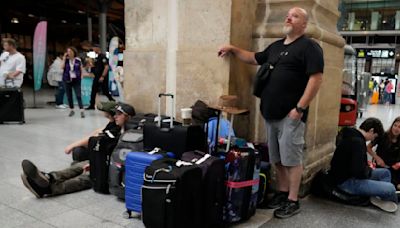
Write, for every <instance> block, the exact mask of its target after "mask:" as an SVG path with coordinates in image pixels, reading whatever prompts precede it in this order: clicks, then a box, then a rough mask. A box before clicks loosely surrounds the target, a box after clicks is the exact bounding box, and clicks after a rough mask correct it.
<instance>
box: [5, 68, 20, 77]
mask: <svg viewBox="0 0 400 228" xmlns="http://www.w3.org/2000/svg"><path fill="white" fill-rule="evenodd" d="M20 73H22V72H21V71H19V70H17V71H14V72H12V73H9V74H8V77H9V78H15V77H17V76H18V75H19V74H20Z"/></svg>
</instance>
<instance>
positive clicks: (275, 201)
mask: <svg viewBox="0 0 400 228" xmlns="http://www.w3.org/2000/svg"><path fill="white" fill-rule="evenodd" d="M288 195H289V193H287V192H277V193H276V194H275V195H274V196H273V197H272V198H271V199H270V200H269V201H268V202H267V205H266V207H267V208H269V209H276V208H279V207H281V206H282V204H283V203H284V202H286V200H287V198H288Z"/></svg>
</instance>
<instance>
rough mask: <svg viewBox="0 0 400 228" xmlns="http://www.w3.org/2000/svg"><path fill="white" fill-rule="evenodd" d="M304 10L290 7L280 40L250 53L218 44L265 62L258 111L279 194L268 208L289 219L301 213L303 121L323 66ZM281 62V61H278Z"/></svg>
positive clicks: (246, 59) (255, 62)
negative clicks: (308, 33) (308, 31)
mask: <svg viewBox="0 0 400 228" xmlns="http://www.w3.org/2000/svg"><path fill="white" fill-rule="evenodd" d="M307 23H308V14H307V11H306V10H304V9H302V8H299V7H293V8H291V9H290V10H289V11H288V13H287V15H286V18H285V23H284V26H283V28H282V32H283V34H284V35H285V37H284V38H283V39H279V40H278V41H276V42H274V43H272V44H271V45H270V46H268V47H267V48H266V49H265V50H264V51H262V52H258V53H254V52H250V51H246V50H243V49H240V48H238V47H235V46H232V45H225V46H223V47H221V48H220V49H219V52H218V55H219V56H221V57H223V56H225V55H227V54H233V55H234V56H235V57H237V58H238V59H240V60H241V61H243V62H245V63H249V64H253V65H263V64H269V66H270V69H272V68H271V67H272V65H273V70H272V71H271V73H270V75H269V78H268V82H266V83H264V84H263V85H262V86H263V87H262V92H261V94H260V98H261V105H260V109H261V113H262V115H263V117H264V119H265V122H266V132H267V136H268V139H267V142H268V147H269V156H270V161H271V163H272V164H274V165H275V167H276V174H277V175H276V179H277V188H278V190H279V193H277V194H276V195H275V196H274V197H273V198H272V199H271V200H270V201H269V202H268V205H267V207H269V208H271V209H276V210H275V211H274V216H275V217H277V218H288V217H291V216H293V215H295V214H297V213H299V212H300V203H299V199H298V193H299V188H300V182H301V177H302V173H303V156H304V154H303V152H304V133H305V122H306V120H307V114H308V106H309V105H310V103H311V101H312V100H313V99H314V97H315V96H316V94H317V92H318V90H319V88H320V86H321V83H322V74H323V70H324V57H323V51H322V48H321V47H320V46H319V44H318V43H317V42H315V41H314V40H312V39H310V38H308V37H307V36H305V30H306V28H307ZM278 61H279V62H278Z"/></svg>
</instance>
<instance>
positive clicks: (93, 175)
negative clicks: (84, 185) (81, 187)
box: [88, 135, 118, 194]
mask: <svg viewBox="0 0 400 228" xmlns="http://www.w3.org/2000/svg"><path fill="white" fill-rule="evenodd" d="M117 142H118V138H117V137H114V138H110V137H109V136H107V135H100V136H95V137H90V138H89V143H88V148H89V161H90V179H91V181H92V186H93V190H94V191H96V192H99V193H104V194H108V193H109V187H108V172H109V164H110V155H111V152H112V151H113V149H114V147H115V146H116V144H117Z"/></svg>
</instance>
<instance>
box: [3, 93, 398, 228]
mask: <svg viewBox="0 0 400 228" xmlns="http://www.w3.org/2000/svg"><path fill="white" fill-rule="evenodd" d="M28 97H29V95H28ZM48 98H50V96H47V97H46V96H40V97H39V98H38V105H39V106H42V107H44V108H40V109H27V110H26V121H27V123H26V124H25V125H10V124H9V125H0V179H1V180H2V181H1V182H0V227H2V228H3V227H7V228H8V227H29V228H30V227H40V228H47V227H97V228H100V227H143V225H142V223H141V221H140V220H138V219H129V220H128V219H125V218H123V216H122V213H123V212H124V211H125V207H124V203H123V202H121V201H118V200H117V199H116V198H115V197H113V196H111V195H101V194H97V193H95V192H93V191H92V190H87V191H82V192H79V193H74V194H68V195H64V196H59V197H52V198H45V199H36V198H35V197H34V196H33V195H32V194H31V193H30V192H29V191H28V190H27V189H25V187H24V186H23V185H22V182H21V180H20V174H21V167H20V163H21V161H22V159H30V160H32V161H33V162H34V163H35V164H37V165H38V166H39V167H40V168H42V169H44V170H45V171H51V170H56V169H61V168H64V167H66V166H68V164H69V163H70V162H71V158H70V156H67V155H65V154H64V153H63V148H64V147H65V146H66V145H67V144H68V143H70V142H72V141H73V140H75V139H78V138H79V137H81V136H82V135H84V134H88V133H89V132H91V131H92V130H93V129H95V128H98V127H102V126H104V125H105V123H106V120H105V119H104V118H103V117H101V114H100V113H98V112H96V111H91V112H87V118H85V119H81V118H79V117H78V116H75V117H73V118H68V117H67V114H68V112H67V111H66V110H56V109H53V108H52V107H49V106H45V101H47V100H50V99H48ZM27 105H28V106H31V105H32V104H31V100H27ZM399 111H400V107H399V106H391V107H386V106H371V107H369V108H368V112H367V113H364V118H365V117H368V116H377V117H380V118H382V120H383V121H384V124H385V126H386V127H388V126H389V125H390V123H391V121H392V120H393V119H394V118H395V117H396V116H397V115H398V113H400V112H399ZM302 210H303V212H302V213H301V214H299V215H297V216H294V217H293V218H290V219H286V220H277V219H271V217H272V216H271V215H272V212H271V211H269V210H258V212H257V214H256V216H254V217H252V219H251V220H250V221H248V222H245V223H242V224H239V225H237V227H260V226H261V227H376V226H382V227H398V224H399V223H400V219H399V216H398V213H396V214H388V213H383V212H381V211H378V210H376V209H374V208H371V207H367V208H356V207H349V206H343V205H339V204H336V203H332V202H327V201H323V200H320V199H315V198H313V197H309V198H306V199H303V200H302ZM263 224H264V225H263Z"/></svg>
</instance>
